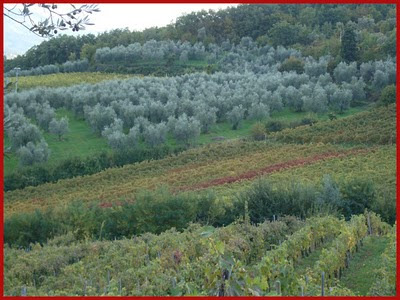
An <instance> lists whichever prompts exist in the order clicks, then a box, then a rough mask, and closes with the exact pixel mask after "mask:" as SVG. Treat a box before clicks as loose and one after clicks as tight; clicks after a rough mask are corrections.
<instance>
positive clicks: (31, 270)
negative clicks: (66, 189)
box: [4, 213, 395, 296]
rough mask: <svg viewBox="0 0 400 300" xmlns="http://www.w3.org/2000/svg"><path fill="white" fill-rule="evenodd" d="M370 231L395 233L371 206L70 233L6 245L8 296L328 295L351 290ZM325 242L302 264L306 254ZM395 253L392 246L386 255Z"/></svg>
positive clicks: (6, 288)
mask: <svg viewBox="0 0 400 300" xmlns="http://www.w3.org/2000/svg"><path fill="white" fill-rule="evenodd" d="M368 224H369V225H368ZM368 231H369V232H370V233H371V232H372V234H374V235H379V236H384V235H386V234H388V233H389V232H393V233H394V232H395V230H394V229H391V227H390V226H389V225H388V224H386V223H384V222H382V221H380V219H379V217H377V216H376V215H374V214H372V213H366V215H359V216H353V217H352V218H351V220H350V221H348V222H346V221H344V220H342V219H337V218H335V217H332V216H324V217H313V218H310V219H307V220H304V221H302V220H299V219H296V218H292V217H284V218H281V219H278V220H276V221H271V222H270V221H266V222H264V223H262V224H258V225H257V226H255V225H250V224H249V223H248V222H247V221H246V219H244V220H243V221H240V222H237V223H235V224H231V225H229V226H227V227H224V228H213V227H210V226H206V227H199V226H197V225H192V226H190V227H189V228H188V229H186V230H184V231H183V232H177V231H175V230H173V229H172V230H169V231H166V232H165V233H162V234H160V235H158V236H157V235H152V234H144V235H142V236H141V237H135V238H134V239H133V240H130V239H122V240H117V241H97V242H91V243H88V242H77V241H75V240H74V238H73V236H71V235H65V236H60V237H58V238H56V239H54V240H50V241H49V242H48V244H47V245H44V246H40V245H39V244H36V245H33V247H32V250H31V251H29V252H25V250H17V249H10V248H8V247H6V248H5V253H4V266H5V279H4V286H5V294H6V295H14V296H16V295H21V291H24V292H25V293H27V295H30V296H33V295H76V296H84V295H86V296H89V295H219V296H222V295H224V296H229V295H231V296H233V295H277V294H278V295H310V296H311V295H321V288H322V287H323V289H324V292H323V293H324V294H325V295H349V294H352V292H351V291H350V290H348V289H346V288H344V287H343V286H342V285H341V282H340V278H341V274H342V272H343V271H345V270H346V269H347V268H351V267H352V257H353V256H354V255H356V253H357V252H358V251H359V250H360V248H362V247H363V246H362V244H363V243H362V241H363V239H364V238H365V237H366V236H367V232H368ZM321 249H322V251H320V252H319V253H320V254H319V257H318V259H317V261H316V262H315V263H314V264H311V265H310V266H309V267H307V268H306V269H305V265H304V264H303V265H301V263H302V262H303V260H306V258H307V257H308V256H310V255H313V253H314V252H316V251H318V250H321ZM393 251H394V248H392V247H389V246H388V249H387V251H386V252H385V254H386V255H390V256H393V253H394V252H393ZM60 254H62V255H60ZM299 266H302V267H301V268H300V269H299ZM304 269H305V270H304ZM321 274H324V275H325V280H324V283H323V284H322V286H321ZM390 275H391V274H390V273H389V274H388V273H379V274H377V275H376V276H377V279H376V280H377V281H378V280H383V279H385V280H388V284H389V285H390V286H394V284H395V282H394V281H393V277H392V276H390ZM382 276H389V277H382ZM377 292H379V291H378V290H374V291H373V293H374V294H376V293H377Z"/></svg>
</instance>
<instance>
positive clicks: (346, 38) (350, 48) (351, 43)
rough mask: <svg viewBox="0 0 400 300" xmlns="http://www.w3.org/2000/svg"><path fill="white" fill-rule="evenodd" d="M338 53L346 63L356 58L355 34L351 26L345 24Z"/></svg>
mask: <svg viewBox="0 0 400 300" xmlns="http://www.w3.org/2000/svg"><path fill="white" fill-rule="evenodd" d="M340 54H341V56H342V58H343V60H344V61H346V62H348V63H349V62H353V61H356V60H357V59H358V48H357V41H356V34H355V32H354V29H353V28H352V27H351V26H346V28H345V30H344V34H343V37H342V46H341V52H340Z"/></svg>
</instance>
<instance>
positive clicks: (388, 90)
mask: <svg viewBox="0 0 400 300" xmlns="http://www.w3.org/2000/svg"><path fill="white" fill-rule="evenodd" d="M391 103H396V86H395V85H393V84H392V85H388V86H387V87H385V88H384V89H383V90H382V93H381V96H380V97H379V104H380V105H386V106H387V105H389V104H391Z"/></svg>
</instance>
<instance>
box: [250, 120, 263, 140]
mask: <svg viewBox="0 0 400 300" xmlns="http://www.w3.org/2000/svg"><path fill="white" fill-rule="evenodd" d="M251 137H252V138H253V139H254V140H256V141H262V140H265V137H266V131H265V126H264V125H263V124H262V123H261V122H257V123H256V124H254V125H253V127H252V128H251Z"/></svg>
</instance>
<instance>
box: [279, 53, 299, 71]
mask: <svg viewBox="0 0 400 300" xmlns="http://www.w3.org/2000/svg"><path fill="white" fill-rule="evenodd" d="M278 70H279V72H290V71H295V72H296V73H297V74H300V73H304V62H303V61H302V60H300V59H298V58H296V57H294V56H291V57H289V58H287V59H286V60H285V61H284V62H283V63H282V64H281V66H280V67H279V69H278Z"/></svg>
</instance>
